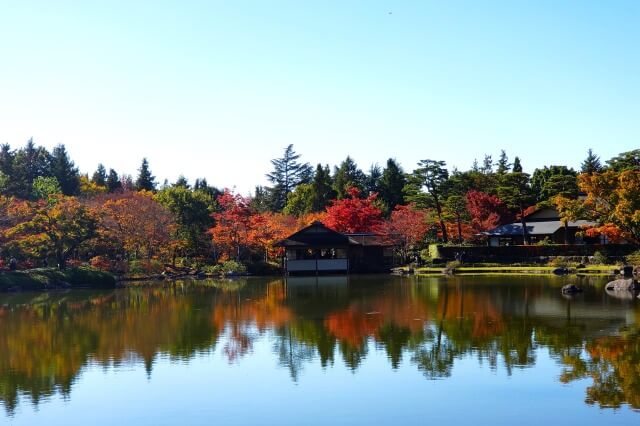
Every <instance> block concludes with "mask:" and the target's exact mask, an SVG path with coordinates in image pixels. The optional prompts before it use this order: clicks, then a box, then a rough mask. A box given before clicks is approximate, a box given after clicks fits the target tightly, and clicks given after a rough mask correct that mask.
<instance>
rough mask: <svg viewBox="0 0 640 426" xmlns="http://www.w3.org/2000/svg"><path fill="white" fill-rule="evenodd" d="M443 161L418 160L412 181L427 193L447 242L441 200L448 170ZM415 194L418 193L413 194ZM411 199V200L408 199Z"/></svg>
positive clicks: (444, 192) (444, 190)
mask: <svg viewBox="0 0 640 426" xmlns="http://www.w3.org/2000/svg"><path fill="white" fill-rule="evenodd" d="M445 165H446V163H445V162H444V161H435V160H421V161H420V162H418V166H419V167H418V168H417V169H415V170H414V171H413V174H412V181H413V183H414V184H415V185H416V186H417V188H418V189H420V190H421V189H422V188H424V190H425V191H426V193H427V194H428V196H429V198H430V201H431V202H432V203H433V207H434V208H435V209H436V214H437V215H438V222H439V223H440V231H441V232H442V240H443V241H444V242H447V241H448V240H449V239H448V236H447V227H446V225H445V223H444V217H443V209H442V201H443V197H445V195H446V191H447V184H448V180H449V171H448V170H447V169H446V167H445ZM415 195H418V196H419V194H414V197H415ZM409 201H413V200H409Z"/></svg>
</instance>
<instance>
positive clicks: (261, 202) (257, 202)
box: [249, 185, 271, 213]
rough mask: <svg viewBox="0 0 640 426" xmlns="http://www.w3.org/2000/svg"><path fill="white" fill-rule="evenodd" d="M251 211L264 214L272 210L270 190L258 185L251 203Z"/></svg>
mask: <svg viewBox="0 0 640 426" xmlns="http://www.w3.org/2000/svg"><path fill="white" fill-rule="evenodd" d="M249 205H250V207H251V210H252V211H254V212H258V213H264V212H268V211H270V210H271V194H270V192H269V188H265V187H264V186H260V185H257V186H256V189H255V191H254V193H253V197H251V201H250V202H249Z"/></svg>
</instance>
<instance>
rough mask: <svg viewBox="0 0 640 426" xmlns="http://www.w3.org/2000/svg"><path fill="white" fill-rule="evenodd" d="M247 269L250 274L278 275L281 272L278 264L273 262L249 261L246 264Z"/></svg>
mask: <svg viewBox="0 0 640 426" xmlns="http://www.w3.org/2000/svg"><path fill="white" fill-rule="evenodd" d="M247 270H248V271H249V273H250V274H252V275H279V274H280V273H282V269H281V268H280V265H279V264H277V263H273V262H264V261H261V262H251V263H249V264H248V265H247Z"/></svg>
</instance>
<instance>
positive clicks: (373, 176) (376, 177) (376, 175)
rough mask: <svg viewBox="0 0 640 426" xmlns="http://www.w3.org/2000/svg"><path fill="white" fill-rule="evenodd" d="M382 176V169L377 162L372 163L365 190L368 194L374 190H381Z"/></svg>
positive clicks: (376, 191) (377, 191)
mask: <svg viewBox="0 0 640 426" xmlns="http://www.w3.org/2000/svg"><path fill="white" fill-rule="evenodd" d="M381 177H382V169H381V168H380V166H379V165H378V164H377V163H376V164H372V165H371V167H370V168H369V173H367V175H366V176H365V186H364V190H365V192H366V194H367V195H371V194H373V193H374V192H375V193H379V192H380V178H381Z"/></svg>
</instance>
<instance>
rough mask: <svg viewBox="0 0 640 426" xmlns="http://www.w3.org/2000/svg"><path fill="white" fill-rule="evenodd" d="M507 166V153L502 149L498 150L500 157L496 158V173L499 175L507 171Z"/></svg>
mask: <svg viewBox="0 0 640 426" xmlns="http://www.w3.org/2000/svg"><path fill="white" fill-rule="evenodd" d="M509 166H510V164H509V157H507V153H506V152H505V151H504V149H503V150H501V151H500V158H499V159H498V167H497V169H496V173H497V174H499V175H503V174H505V173H507V172H508V171H509Z"/></svg>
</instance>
